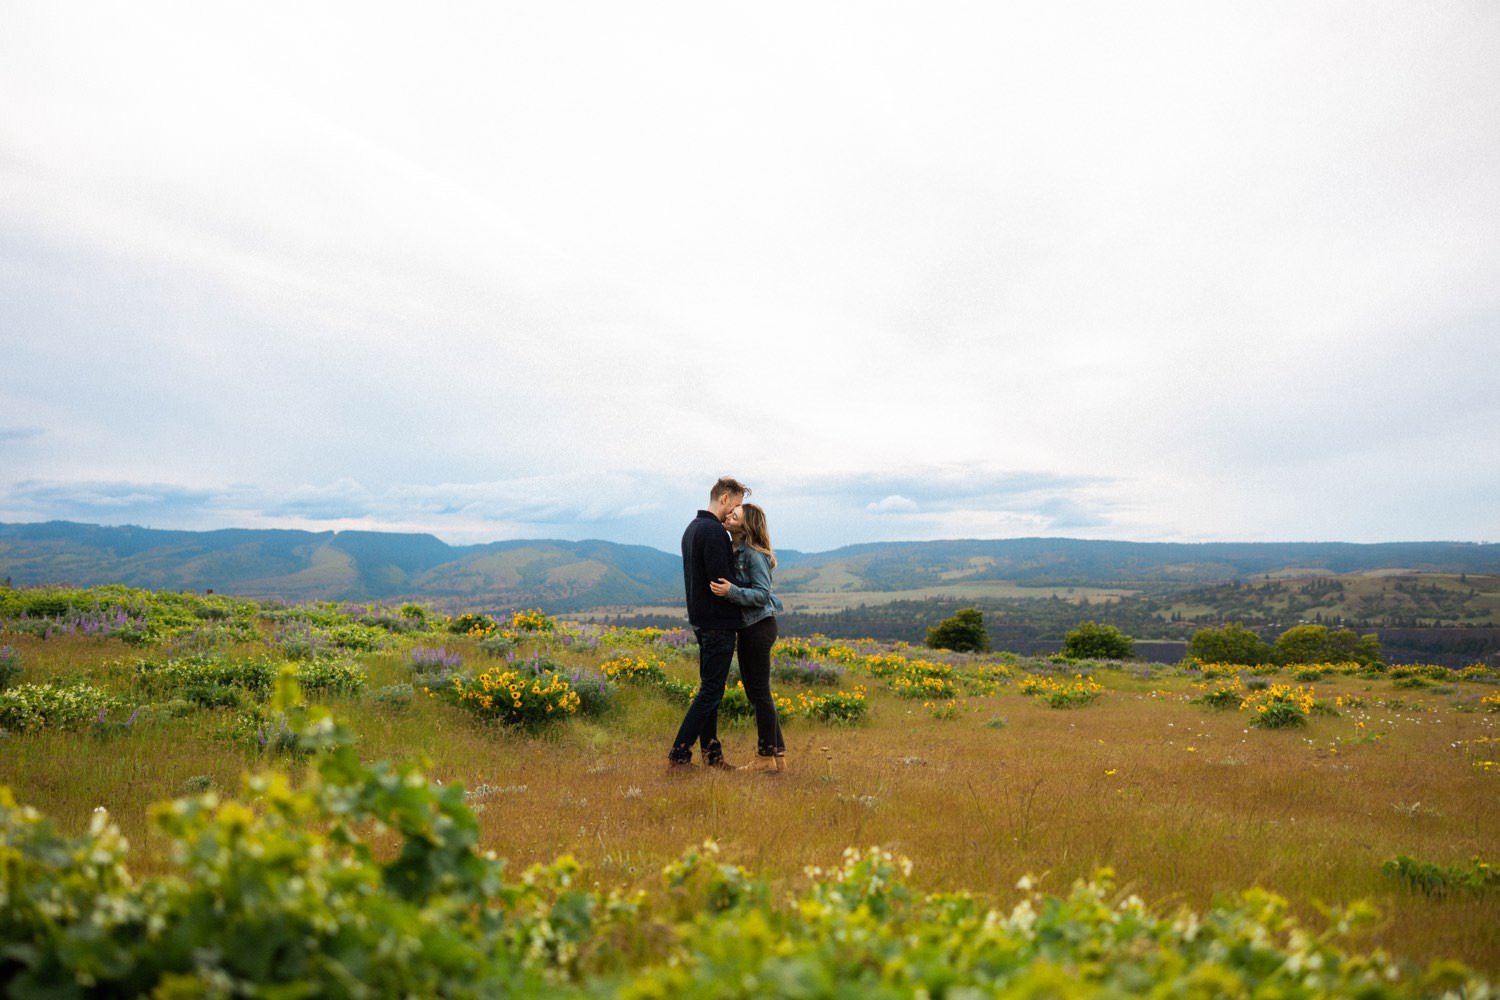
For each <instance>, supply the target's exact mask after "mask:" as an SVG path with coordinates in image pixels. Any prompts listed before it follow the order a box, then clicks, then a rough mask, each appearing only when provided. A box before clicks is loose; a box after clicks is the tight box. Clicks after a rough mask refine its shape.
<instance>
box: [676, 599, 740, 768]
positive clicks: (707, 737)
mask: <svg viewBox="0 0 1500 1000" xmlns="http://www.w3.org/2000/svg"><path fill="white" fill-rule="evenodd" d="M693 631H694V632H695V633H697V635H698V693H697V694H696V695H695V696H694V697H693V703H692V704H691V705H689V706H688V710H687V714H686V715H685V716H683V717H682V725H681V726H680V727H678V730H677V738H676V739H674V740H673V741H672V752H671V754H670V755H669V756H670V757H671V758H672V760H674V761H679V762H685V761H689V760H692V759H693V741H694V740H701V741H702V744H703V752H704V754H705V756H707V755H708V754H709V753H710V752H711V751H713V750H715V749H716V748H717V745H718V741H719V731H718V730H719V702H721V701H723V700H724V684H725V682H726V681H727V680H728V679H729V665H730V662H731V661H732V660H733V659H734V630H733V629H727V628H726V629H719V628H699V629H694V630H693Z"/></svg>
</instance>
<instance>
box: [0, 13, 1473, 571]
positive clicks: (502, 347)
mask: <svg viewBox="0 0 1500 1000" xmlns="http://www.w3.org/2000/svg"><path fill="white" fill-rule="evenodd" d="M1497 53H1500V4H1497V3H1495V2H1494V0H1474V2H1444V0H1435V2H1424V3H1410V2H1397V3H1391V2H1383V0H1349V2H1330V3H1318V2H1312V3H1308V2H1303V0H1297V2H1286V3H1278V2H1266V0H1254V2H1245V3H1225V4H1217V3H1215V4H1204V3H1201V2H1198V0H1191V2H1183V3H1131V4H1120V3H1114V2H1104V3H1056V4H1013V5H1012V4H1001V3H992V2H983V3H973V4H958V3H933V2H922V3H910V4H886V3H859V4H852V3H836V4H818V3H805V2H797V3H788V4H778V3H756V4H745V3H737V4H730V3H703V2H701V0H693V2H684V3H680V4H661V3H613V2H610V3H598V4H577V3H531V4H525V5H520V4H506V3H484V4H478V3H476V4H472V5H461V4H427V5H417V4H399V5H396V4H379V3H366V2H360V3H347V4H336V3H327V4H323V3H320V4H306V3H295V4H293V3H264V2H261V3H254V4H229V3H202V2H199V0H194V2H188V3H181V4H167V3H146V4H122V3H97V4H80V3H67V4H59V3H53V2H50V0H42V2H34V3H16V2H0V95H3V97H0V521H41V520H49V519H68V520H78V521H87V522H93V523H103V524H140V525H147V526H151V527H159V528H194V529H200V528H218V527H259V526H274V527H298V528H308V529H313V530H329V529H345V528H375V529H382V530H398V531H430V532H433V533H434V534H436V535H438V536H439V537H441V538H443V539H445V540H447V541H450V542H477V541H490V540H498V539H505V538H517V537H550V538H569V539H577V538H605V539H610V540H613V541H620V542H638V543H645V544H650V545H655V546H657V547H659V548H664V549H667V550H672V549H675V547H676V544H677V539H678V537H679V535H680V533H681V529H682V527H683V525H684V524H685V523H686V522H687V520H688V519H689V518H690V517H691V516H692V513H693V511H694V510H695V509H696V508H697V507H698V506H701V505H702V503H703V501H704V500H705V499H706V492H707V488H708V486H709V485H710V484H711V483H712V482H713V480H714V479H715V478H716V477H717V476H719V475H720V474H723V473H728V474H733V475H736V476H738V477H740V478H742V479H744V480H746V481H747V482H749V483H750V484H751V485H752V486H753V487H754V490H755V492H754V495H753V499H755V500H757V501H759V502H761V503H762V504H763V505H764V506H765V508H766V510H767V514H768V517H769V520H770V525H771V529H772V538H773V541H774V542H775V544H777V545H778V546H779V547H787V548H797V549H802V550H804V551H823V550H827V549H831V548H835V547H838V546H840V545H844V544H848V543H852V542H861V541H878V540H892V539H929V538H955V537H985V538H1001V537H1013V536H1031V535H1055V536H1068V537H1081V538H1117V539H1132V540H1143V541H1156V540H1160V541H1209V540H1244V541H1260V540H1346V541H1387V540H1425V539H1459V540H1473V541H1500V56H1497Z"/></svg>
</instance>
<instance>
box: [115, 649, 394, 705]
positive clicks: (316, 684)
mask: <svg viewBox="0 0 1500 1000" xmlns="http://www.w3.org/2000/svg"><path fill="white" fill-rule="evenodd" d="M280 669H281V665H280V664H278V663H275V662H273V661H270V660H264V659H261V660H234V659H229V658H227V657H225V656H222V655H220V654H214V653H195V654H191V655H188V656H180V657H174V658H172V659H168V660H161V661H156V660H141V661H139V662H137V663H136V665H135V678H136V685H137V686H138V687H139V688H140V689H141V690H142V691H143V692H145V693H146V694H149V695H151V696H153V697H174V698H183V699H186V700H187V701H190V702H193V703H194V704H197V705H202V706H204V707H206V708H221V707H234V706H238V705H242V704H244V703H245V702H246V700H255V699H261V698H264V697H265V696H266V695H268V694H269V693H270V691H271V687H272V685H273V684H274V682H275V680H276V675H277V672H278V671H279V670H280ZM293 669H294V675H295V676H296V678H297V680H298V682H299V683H301V684H302V685H303V686H304V687H306V688H307V689H309V690H313V691H319V692H328V693H337V694H353V693H355V692H357V691H359V690H361V689H362V688H363V687H364V685H365V672H364V669H363V668H361V667H360V666H359V665H358V664H357V663H354V662H353V661H352V660H347V659H335V658H328V657H323V658H319V659H314V660H301V661H294V667H293Z"/></svg>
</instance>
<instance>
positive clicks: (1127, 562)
mask: <svg viewBox="0 0 1500 1000" xmlns="http://www.w3.org/2000/svg"><path fill="white" fill-rule="evenodd" d="M778 557H779V558H780V566H779V568H778V570H777V585H778V587H779V588H781V589H784V590H786V591H787V592H789V593H790V592H795V591H799V590H801V591H814V590H846V591H894V590H908V589H915V588H919V587H927V586H934V585H940V584H953V583H962V582H968V581H976V582H977V581H985V580H1008V581H1014V582H1017V583H1022V584H1036V585H1038V586H1041V585H1069V586H1075V585H1076V586H1087V585H1130V584H1134V585H1141V586H1149V585H1169V584H1191V583H1212V582H1225V581H1231V580H1241V579H1248V578H1251V577H1255V576H1259V575H1263V574H1271V573H1279V572H1285V571H1288V570H1294V569H1296V570H1306V571H1309V572H1319V573H1329V574H1333V573H1353V572H1369V571H1372V570H1381V569H1391V570H1395V569H1406V570H1416V571H1423V572H1442V573H1483V574H1496V573H1500V545H1493V544H1479V543H1470V542H1392V543H1379V544H1357V543H1345V542H1285V543H1283V542H1208V543H1177V542H1115V541H1086V540H1080V539H1068V538H1017V539H1001V540H953V541H933V542H875V543H867V544H861V545H851V546H847V547H845V548H841V549H836V550H833V551H831V552H822V553H814V554H809V553H800V552H794V551H790V550H785V551H781V552H779V553H778ZM681 573H682V565H681V559H680V557H679V556H678V555H676V554H672V553H667V552H662V551H661V550H659V549H655V548H651V547H649V546H644V545H621V544H617V543H614V542H607V541H582V542H565V541H552V540H518V541H507V542H492V543H489V544H484V545H457V546H455V545H449V544H447V543H446V542H443V541H442V540H441V539H438V538H436V537H434V536H432V535H427V534H411V533H393V532H368V531H338V532H335V531H324V532H312V531H295V530H285V529H244V528H226V529H222V530H218V531H168V530H158V529H151V528H139V527H130V526H126V527H104V526H100V525H92V524H77V523H74V522H68V521H49V522H45V523H33V524H0V578H8V579H9V580H10V581H11V582H12V583H14V584H15V585H17V586H37V585H43V584H64V583H65V584H71V585H74V586H93V585H96V584H102V583H123V584H127V585H130V586H137V587H146V588H152V589H165V590H192V591H202V590H208V589H213V590H216V591H219V592H223V593H233V594H240V595H244V596H249V597H265V598H281V599H284V600H288V601H306V600H333V601H391V600H404V599H414V600H425V601H430V602H432V603H435V604H437V605H439V606H444V607H458V606H466V607H532V606H539V607H543V608H546V609H547V610H549V611H556V612H566V611H576V610H582V609H586V608H594V607H605V606H617V605H646V604H664V603H667V604H670V603H676V602H679V601H680V600H681V598H682V579H681Z"/></svg>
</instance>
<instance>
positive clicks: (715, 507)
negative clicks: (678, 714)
mask: <svg viewBox="0 0 1500 1000" xmlns="http://www.w3.org/2000/svg"><path fill="white" fill-rule="evenodd" d="M749 492H750V488H749V487H747V486H745V485H744V484H742V483H740V482H739V481H738V480H735V479H730V478H728V477H725V478H722V479H720V480H719V481H718V482H717V483H715V484H714V486H713V489H712V490H710V491H709V494H708V509H707V510H700V511H698V516H697V517H695V518H693V521H692V523H691V524H689V525H688V526H687V530H686V531H684V532H683V533H682V577H683V584H684V585H685V587H686V590H687V610H688V622H689V623H690V624H691V625H692V626H693V632H694V633H695V634H696V635H697V637H698V681H699V684H698V693H697V694H696V695H694V696H693V701H692V704H690V705H689V706H688V710H687V714H686V715H685V716H683V719H682V725H681V726H680V727H679V728H678V730H677V737H676V739H674V740H673V741H672V749H671V752H670V753H668V755H667V760H668V762H669V764H670V766H672V767H674V768H675V767H687V766H689V765H690V764H692V761H693V744H694V743H697V744H698V745H699V747H700V748H701V749H702V751H703V762H704V763H705V764H707V765H708V766H709V767H718V768H724V769H726V770H734V768H732V767H731V766H730V765H729V764H728V763H727V762H726V761H725V760H724V750H723V748H722V747H721V746H720V744H719V702H720V701H722V700H723V698H724V685H725V683H726V682H727V681H728V679H729V666H730V661H731V660H732V659H733V658H734V655H735V647H736V645H738V647H739V662H740V683H741V684H742V685H743V686H744V688H745V696H746V697H747V698H749V700H750V705H751V707H752V708H754V709H755V739H756V756H755V760H754V762H753V763H750V764H746V765H745V766H744V768H742V770H744V769H748V770H762V771H780V770H782V768H783V767H784V766H785V760H784V758H785V757H786V744H785V743H784V742H783V741H782V738H781V724H780V722H778V721H777V719H776V703H775V702H774V701H773V700H772V699H771V647H772V646H773V645H774V644H775V642H776V613H777V612H778V611H780V610H781V602H780V601H778V600H777V599H776V596H775V595H774V594H772V593H771V571H772V570H773V569H775V568H776V555H775V553H774V552H772V550H771V538H770V534H769V532H768V531H767V530H766V515H765V512H764V511H763V510H761V509H760V508H759V507H757V506H756V505H755V504H752V503H745V502H744V501H745V497H746V495H747V494H749Z"/></svg>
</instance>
